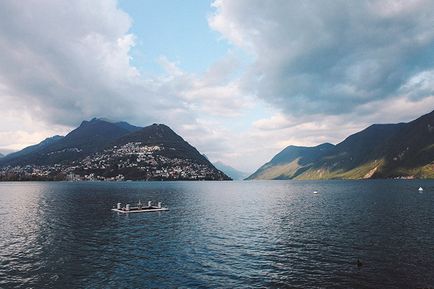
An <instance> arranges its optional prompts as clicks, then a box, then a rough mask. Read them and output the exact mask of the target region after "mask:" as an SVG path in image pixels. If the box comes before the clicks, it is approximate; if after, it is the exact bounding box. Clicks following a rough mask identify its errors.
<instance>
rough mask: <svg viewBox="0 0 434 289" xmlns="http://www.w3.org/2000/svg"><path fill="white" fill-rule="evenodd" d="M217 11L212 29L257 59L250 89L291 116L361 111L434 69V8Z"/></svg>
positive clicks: (225, 4) (247, 5) (308, 4)
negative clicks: (363, 107)
mask: <svg viewBox="0 0 434 289" xmlns="http://www.w3.org/2000/svg"><path fill="white" fill-rule="evenodd" d="M213 6H214V7H215V8H216V12H215V14H214V15H213V16H211V17H210V18H209V24H210V26H211V27H212V28H213V29H215V30H216V31H218V32H220V33H221V34H222V36H223V37H224V38H226V39H228V40H229V41H230V42H231V43H233V44H234V45H237V46H239V47H241V48H243V49H245V50H247V51H248V52H249V53H251V54H253V55H254V57H255V61H254V63H253V64H252V65H251V67H250V70H249V71H248V73H247V75H246V76H245V77H244V79H243V80H244V85H243V88H244V89H246V90H247V91H249V92H252V91H254V92H255V93H256V95H257V96H259V97H261V98H263V99H265V100H266V101H268V102H269V103H272V104H273V105H275V106H276V107H279V108H281V109H282V110H283V111H284V112H285V113H286V114H290V115H297V116H300V115H304V114H320V115H321V114H325V115H337V114H346V113H348V112H352V111H357V109H358V108H359V107H361V106H363V105H365V104H367V103H371V102H377V101H379V100H387V99H391V98H394V97H396V96H398V95H400V93H399V92H400V88H401V86H402V85H403V84H404V83H406V82H407V81H409V80H410V79H412V78H414V77H415V76H416V75H419V74H423V73H424V72H426V71H431V70H432V68H433V67H434V62H433V60H434V52H433V50H432V47H433V44H434V22H433V19H434V2H432V1H428V0H426V1H424V0H414V1H383V0H381V1H380V0H379V1H346V0H342V1H340V0H339V1H304V0H303V1H287V0H278V1H275V0H273V1H271V0H265V1H264V0H239V1H230V0H217V1H215V2H214V4H213ZM429 81H430V83H432V80H431V79H430V80H429ZM412 88H413V89H417V87H412ZM424 92H425V91H424ZM414 93H415V92H414V91H412V94H414ZM431 94H432V93H428V94H420V93H418V96H419V97H422V98H423V97H427V96H429V95H431ZM432 104H433V105H434V103H432Z"/></svg>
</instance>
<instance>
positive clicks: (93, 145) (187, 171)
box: [0, 118, 230, 180]
mask: <svg viewBox="0 0 434 289" xmlns="http://www.w3.org/2000/svg"><path fill="white" fill-rule="evenodd" d="M48 140H49V141H48ZM0 167H2V168H3V169H2V170H1V171H0V179H1V176H2V175H3V179H8V180H9V179H12V180H13V179H14V178H15V179H23V178H24V179H25V178H30V179H34V178H33V176H34V175H36V176H38V178H37V179H42V180H61V179H67V178H69V179H75V180H78V179H102V180H105V179H109V180H122V179H130V180H142V179H143V180H166V179H167V180H172V179H182V180H184V179H185V180H189V179H207V180H208V179H210V180H211V179H212V180H213V179H216V180H229V179H230V178H229V177H227V176H226V175H225V174H224V173H222V172H221V171H219V170H217V169H216V168H215V167H214V166H213V165H212V164H211V163H210V162H209V161H208V160H207V159H206V158H205V157H203V156H202V155H201V154H200V153H199V151H197V150H196V148H194V147H193V146H191V145H190V144H189V143H188V142H186V141H185V140H184V139H183V138H182V137H181V136H179V135H178V134H176V133H175V132H174V131H173V130H172V129H171V128H169V127H168V126H166V125H163V124H153V125H151V126H147V127H137V126H133V125H130V124H129V123H127V122H112V121H107V120H105V119H101V118H93V119H92V120H90V121H83V122H82V123H81V124H80V126H79V127H77V128H76V129H74V130H72V131H71V132H69V133H68V134H67V135H66V136H64V137H52V138H48V139H46V140H44V141H43V142H41V143H39V144H37V145H34V146H30V147H27V148H25V149H23V150H21V151H19V152H17V153H15V154H13V155H12V156H11V157H9V158H7V159H0ZM41 172H44V173H41ZM23 176H25V177H23Z"/></svg>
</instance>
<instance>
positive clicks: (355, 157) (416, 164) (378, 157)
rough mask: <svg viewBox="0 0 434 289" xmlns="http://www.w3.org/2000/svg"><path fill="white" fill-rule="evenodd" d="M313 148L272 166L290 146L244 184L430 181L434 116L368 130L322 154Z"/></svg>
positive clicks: (433, 169) (433, 165)
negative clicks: (269, 181)
mask: <svg viewBox="0 0 434 289" xmlns="http://www.w3.org/2000/svg"><path fill="white" fill-rule="evenodd" d="M320 146H321V145H320ZM318 147H319V146H317V147H300V148H299V150H302V151H304V153H299V154H295V155H294V156H295V157H293V158H289V157H284V158H281V161H280V162H277V161H276V158H278V156H279V155H280V156H282V155H285V151H286V150H290V149H291V148H294V146H289V147H287V148H285V149H284V150H282V151H281V152H280V153H278V154H277V155H276V156H275V157H273V158H272V159H271V160H270V161H269V162H267V163H266V164H264V165H263V166H261V167H260V168H259V169H258V170H257V171H256V172H255V173H253V174H252V175H250V176H249V177H248V179H364V178H434V111H432V112H430V113H427V114H425V115H423V116H421V117H419V118H417V119H415V120H413V121H410V122H408V123H402V122H401V123H396V124H374V125H371V126H369V127H367V128H365V129H363V130H361V131H359V132H357V133H354V134H352V135H350V136H348V137H347V138H345V139H344V140H343V141H342V142H340V143H338V144H337V145H335V146H333V145H332V147H329V149H327V150H325V151H323V152H321V151H319V150H318V149H315V148H318Z"/></svg>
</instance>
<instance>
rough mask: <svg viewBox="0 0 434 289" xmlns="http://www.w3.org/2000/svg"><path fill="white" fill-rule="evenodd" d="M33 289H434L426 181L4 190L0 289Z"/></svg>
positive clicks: (433, 237)
mask: <svg viewBox="0 0 434 289" xmlns="http://www.w3.org/2000/svg"><path fill="white" fill-rule="evenodd" d="M419 186H422V187H424V189H425V190H424V192H423V193H419V192H418V190H417V189H418V188H419ZM313 191H318V194H313ZM138 200H141V201H142V202H146V201H148V200H153V201H162V202H163V204H164V205H166V206H168V207H169V208H170V211H168V212H159V213H137V214H128V215H125V214H119V213H115V212H112V211H111V210H110V209H111V208H112V207H113V206H114V205H115V204H116V203H117V202H123V203H125V202H130V203H134V202H137V201H138ZM358 258H360V260H361V262H362V263H363V266H362V267H360V268H358V267H357V266H356V262H357V259H358ZM31 287H33V288H175V287H179V288H195V287H202V288H216V287H218V288H235V287H236V288H243V287H245V288H263V287H267V288H424V287H434V181H416V180H414V181H405V180H399V181H397V180H372V181H257V182H256V181H251V182H121V183H103V182H77V183H72V182H59V183H49V182H23V183H0V288H31Z"/></svg>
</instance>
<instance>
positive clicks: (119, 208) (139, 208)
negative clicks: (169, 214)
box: [112, 201, 169, 214]
mask: <svg viewBox="0 0 434 289" xmlns="http://www.w3.org/2000/svg"><path fill="white" fill-rule="evenodd" d="M168 210H169V208H164V207H162V206H161V202H158V205H157V206H153V205H152V203H151V201H149V202H148V205H147V206H143V205H142V204H141V203H140V202H139V203H138V204H137V206H135V207H132V206H130V204H126V205H125V207H122V205H121V203H117V206H116V208H113V209H112V211H114V212H118V213H124V214H127V213H145V212H161V211H168Z"/></svg>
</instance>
